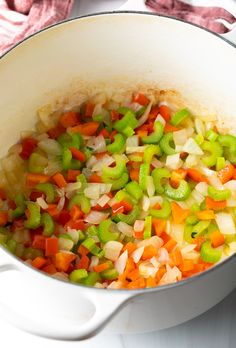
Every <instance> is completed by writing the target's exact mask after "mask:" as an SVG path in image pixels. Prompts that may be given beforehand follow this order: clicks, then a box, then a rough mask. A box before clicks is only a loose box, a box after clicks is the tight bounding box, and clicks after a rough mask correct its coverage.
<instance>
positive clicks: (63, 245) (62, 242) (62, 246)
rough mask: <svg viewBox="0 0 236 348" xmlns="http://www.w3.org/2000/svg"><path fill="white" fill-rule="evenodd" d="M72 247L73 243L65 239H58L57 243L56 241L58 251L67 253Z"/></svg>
mask: <svg viewBox="0 0 236 348" xmlns="http://www.w3.org/2000/svg"><path fill="white" fill-rule="evenodd" d="M73 246H74V243H73V241H72V240H71V239H67V238H63V237H61V238H59V241H58V248H59V250H63V251H64V250H67V251H70V250H71V249H72V248H73Z"/></svg>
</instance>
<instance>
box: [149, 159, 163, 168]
mask: <svg viewBox="0 0 236 348" xmlns="http://www.w3.org/2000/svg"><path fill="white" fill-rule="evenodd" d="M151 165H152V166H153V167H154V168H162V167H164V164H163V163H162V162H161V161H158V159H157V158H156V157H153V159H152V162H151Z"/></svg>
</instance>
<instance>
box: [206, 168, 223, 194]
mask: <svg viewBox="0 0 236 348" xmlns="http://www.w3.org/2000/svg"><path fill="white" fill-rule="evenodd" d="M208 181H209V183H210V184H211V185H212V186H214V187H215V188H217V189H218V190H223V189H224V186H223V185H222V182H221V181H220V179H219V178H218V176H217V175H216V173H215V172H213V174H212V175H210V176H208Z"/></svg>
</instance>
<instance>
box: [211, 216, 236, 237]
mask: <svg viewBox="0 0 236 348" xmlns="http://www.w3.org/2000/svg"><path fill="white" fill-rule="evenodd" d="M215 219H216V223H217V225H218V227H219V230H220V232H221V233H223V234H234V233H236V229H235V224H234V220H233V217H232V215H231V214H228V213H217V214H215Z"/></svg>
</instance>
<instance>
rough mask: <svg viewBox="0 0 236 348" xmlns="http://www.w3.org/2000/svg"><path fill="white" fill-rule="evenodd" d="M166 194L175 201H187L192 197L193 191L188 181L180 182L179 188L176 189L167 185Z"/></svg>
mask: <svg viewBox="0 0 236 348" xmlns="http://www.w3.org/2000/svg"><path fill="white" fill-rule="evenodd" d="M164 193H165V195H166V196H167V197H168V198H171V199H173V200H175V201H185V200H186V199H187V198H188V197H189V196H190V193H191V190H190V187H189V184H188V182H187V181H185V180H180V183H179V187H178V188H176V189H175V188H173V187H172V186H171V185H170V184H166V185H165V189H164Z"/></svg>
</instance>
